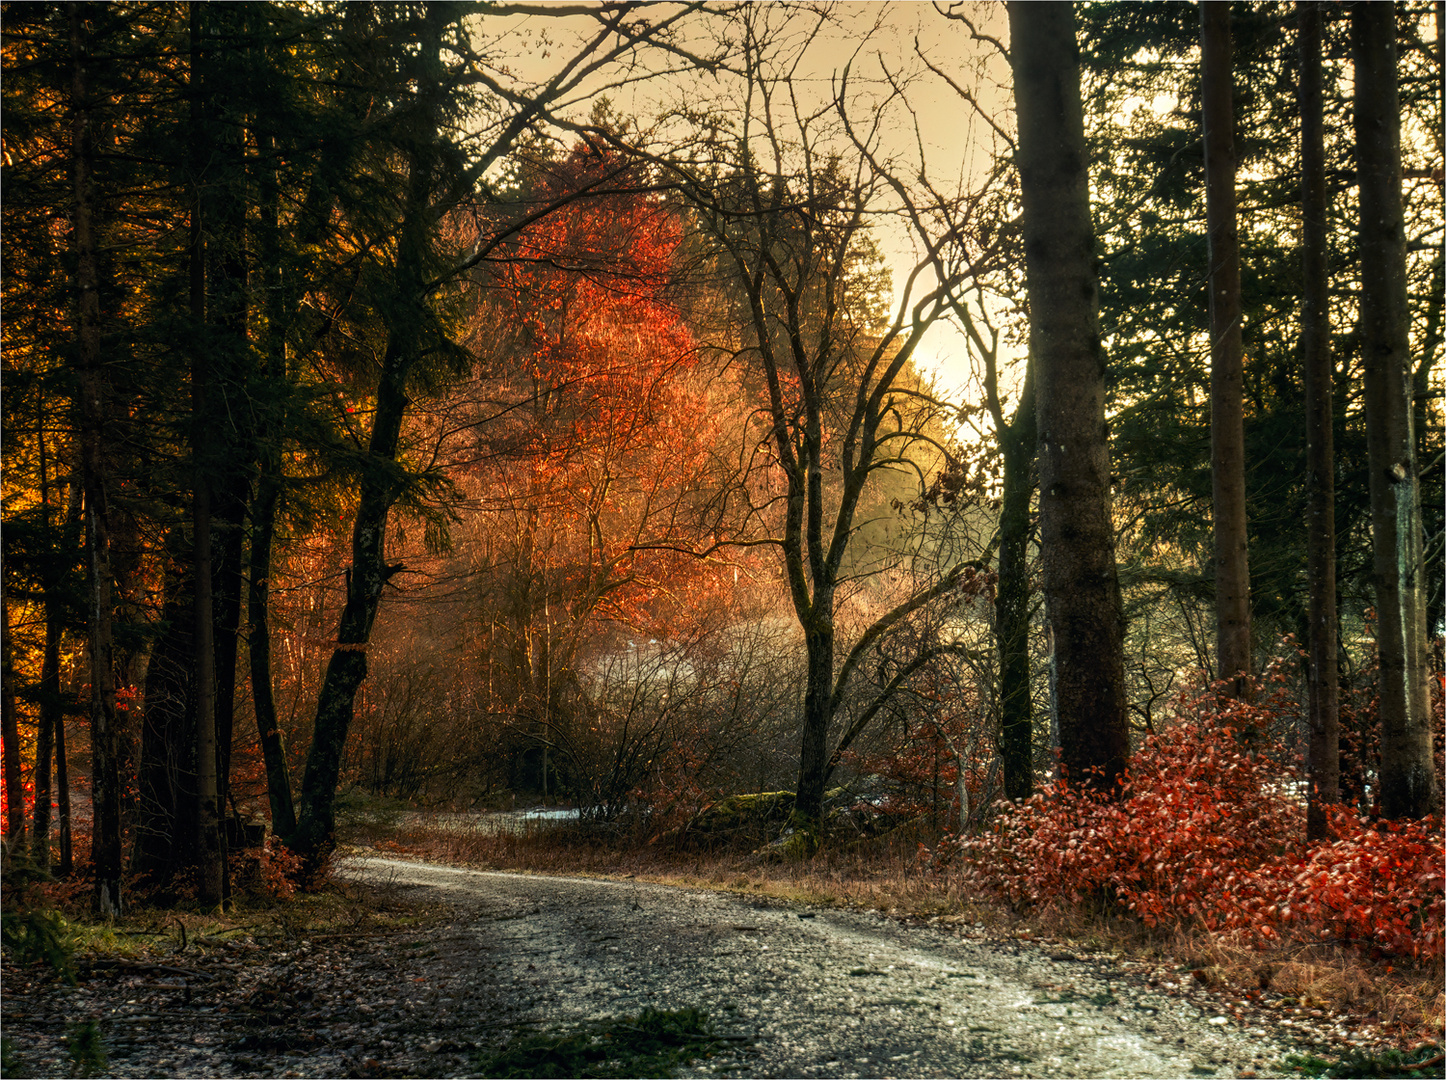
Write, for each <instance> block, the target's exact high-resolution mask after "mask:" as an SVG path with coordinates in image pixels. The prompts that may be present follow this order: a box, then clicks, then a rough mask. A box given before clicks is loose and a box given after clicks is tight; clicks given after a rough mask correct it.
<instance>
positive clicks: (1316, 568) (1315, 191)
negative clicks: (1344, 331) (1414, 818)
mask: <svg viewBox="0 0 1446 1080" xmlns="http://www.w3.org/2000/svg"><path fill="white" fill-rule="evenodd" d="M1296 14H1297V18H1298V20H1299V24H1300V31H1299V32H1300V86H1299V90H1298V98H1299V103H1300V105H1299V107H1300V159H1301V178H1300V184H1301V244H1300V251H1301V312H1300V356H1301V367H1302V368H1303V371H1304V381H1305V397H1306V442H1307V453H1308V456H1309V461H1308V469H1309V472H1308V477H1307V483H1308V485H1309V510H1308V513H1309V515H1310V526H1309V528H1308V529H1307V531H1306V542H1307V544H1308V545H1309V547H1308V551H1307V557H1308V559H1309V574H1310V639H1309V642H1308V648H1309V653H1310V661H1309V668H1308V680H1307V683H1308V686H1307V690H1308V693H1309V696H1310V701H1309V707H1310V745H1309V748H1308V750H1307V754H1306V761H1307V765H1308V772H1309V783H1310V793H1309V796H1308V797H1309V803H1308V812H1307V817H1306V835H1307V837H1309V838H1310V839H1314V840H1319V839H1322V838H1324V837H1325V835H1326V816H1327V812H1328V808H1329V807H1330V806H1332V805H1333V804H1335V803H1336V802H1338V801H1339V800H1340V702H1339V682H1338V679H1337V672H1336V665H1337V663H1338V659H1337V656H1336V635H1337V630H1336V626H1337V622H1336V620H1337V616H1336V550H1335V547H1336V535H1335V530H1336V513H1335V490H1336V485H1335V451H1334V442H1335V439H1334V436H1335V431H1334V410H1333V408H1332V397H1333V394H1332V386H1331V383H1332V377H1333V375H1334V365H1333V363H1332V359H1331V342H1330V336H1331V322H1330V294H1329V289H1330V282H1329V279H1328V270H1327V265H1328V256H1327V250H1326V244H1327V240H1328V236H1329V223H1328V220H1327V215H1328V213H1329V205H1328V202H1327V200H1328V196H1327V194H1326V170H1325V132H1324V118H1323V115H1322V109H1323V105H1322V101H1321V94H1322V90H1321V5H1320V4H1319V3H1316V2H1315V0H1301V2H1298V3H1297V4H1296Z"/></svg>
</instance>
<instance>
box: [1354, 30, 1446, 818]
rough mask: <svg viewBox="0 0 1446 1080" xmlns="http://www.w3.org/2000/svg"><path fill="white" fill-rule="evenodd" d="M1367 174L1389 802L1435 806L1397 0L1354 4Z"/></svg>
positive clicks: (1375, 536)
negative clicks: (1403, 185) (1408, 289)
mask: <svg viewBox="0 0 1446 1080" xmlns="http://www.w3.org/2000/svg"><path fill="white" fill-rule="evenodd" d="M1351 38H1352V46H1353V49H1352V52H1353V58H1354V61H1355V88H1356V89H1355V134H1356V167H1357V172H1358V177H1359V181H1360V238H1359V247H1360V255H1361V308H1360V327H1361V348H1362V352H1363V353H1364V356H1365V369H1366V372H1365V397H1366V443H1367V456H1368V459H1369V467H1370V486H1371V547H1372V555H1373V558H1372V569H1373V577H1374V582H1375V592H1376V643H1377V649H1378V653H1379V663H1380V674H1379V679H1380V684H1379V690H1380V725H1381V772H1380V790H1381V811H1382V813H1384V814H1385V815H1386V816H1387V817H1390V818H1405V817H1423V816H1425V815H1427V814H1431V813H1435V812H1437V810H1438V809H1439V807H1438V806H1437V805H1436V791H1435V787H1436V781H1435V768H1434V766H1433V762H1432V757H1433V755H1432V747H1431V727H1430V722H1429V721H1430V698H1429V693H1428V690H1427V684H1426V680H1427V672H1428V669H1427V663H1426V605H1425V603H1424V596H1423V578H1424V576H1425V575H1424V570H1425V567H1424V560H1423V555H1422V538H1421V492H1420V486H1419V476H1418V473H1417V465H1416V439H1415V432H1414V426H1415V425H1414V422H1413V415H1412V414H1413V410H1412V400H1411V391H1412V366H1411V357H1410V309H1409V306H1408V304H1407V296H1406V230H1405V212H1404V206H1403V202H1402V196H1401V113H1400V97H1399V91H1398V88H1397V75H1396V8H1395V5H1394V4H1385V3H1355V4H1352V6H1351Z"/></svg>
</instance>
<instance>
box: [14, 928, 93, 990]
mask: <svg viewBox="0 0 1446 1080" xmlns="http://www.w3.org/2000/svg"><path fill="white" fill-rule="evenodd" d="M0 942H3V944H4V946H5V948H6V949H8V950H9V951H10V955H11V956H13V957H15V961H16V962H17V963H20V964H37V963H43V964H46V965H48V966H49V967H50V969H51V970H52V971H54V972H55V973H56V974H58V975H59V976H60V977H61V978H62V979H64V980H65V981H66V982H68V983H70V985H72V986H74V985H75V933H74V931H73V930H71V928H70V924H69V923H67V922H66V921H65V918H64V916H62V915H61V914H60V912H58V911H42V910H32V911H24V912H15V911H7V912H5V913H4V914H3V915H0Z"/></svg>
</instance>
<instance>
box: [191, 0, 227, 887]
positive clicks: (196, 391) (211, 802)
mask: <svg viewBox="0 0 1446 1080" xmlns="http://www.w3.org/2000/svg"><path fill="white" fill-rule="evenodd" d="M203 10H204V6H203V5H201V4H199V3H194V2H193V3H192V4H191V71H190V79H191V85H190V90H191V129H192V134H191V137H192V144H191V145H192V154H193V157H192V167H193V169H194V170H195V171H194V174H193V178H192V183H193V184H194V185H195V188H194V190H193V192H192V205H191V238H190V256H189V258H190V271H191V320H192V324H193V326H194V327H195V331H194V333H195V338H196V340H195V341H194V342H193V346H192V348H193V351H192V355H191V459H192V468H193V476H192V484H193V490H192V502H191V535H192V541H191V543H192V549H191V560H192V561H191V565H192V567H193V571H192V577H193V579H194V581H195V606H194V608H193V609H192V615H193V617H194V620H195V622H194V625H195V629H194V631H193V633H192V639H191V643H192V647H193V648H194V650H195V658H194V668H193V669H194V671H195V679H196V748H195V753H196V757H195V760H196V809H197V813H196V818H195V820H194V822H192V826H193V827H194V828H195V830H196V852H197V855H198V856H199V865H198V869H199V870H200V883H199V884H200V898H201V900H202V901H204V902H206V903H213V904H214V903H219V902H220V900H221V898H222V893H223V892H224V891H225V884H224V878H225V865H226V860H225V853H224V851H223V850H222V846H221V821H220V806H219V804H218V801H217V797H218V785H217V751H216V651H215V622H214V616H213V611H212V603H211V601H212V595H213V592H212V586H213V581H212V576H211V574H212V566H211V478H212V471H213V469H214V468H215V467H216V462H215V460H214V458H215V454H214V452H213V450H212V442H213V438H212V432H211V428H212V424H213V420H212V417H211V416H210V413H209V409H208V405H209V402H208V400H207V399H208V397H209V395H210V392H211V387H210V371H209V358H208V357H207V356H206V347H207V342H206V335H204V334H202V333H201V328H202V327H205V326H206V322H207V312H206V235H205V228H206V210H205V207H206V203H207V198H206V194H205V191H206V182H207V178H206V176H205V169H206V168H207V166H208V165H209V164H210V141H211V140H210V139H209V138H208V137H207V136H208V134H209V128H210V124H209V119H208V117H207V116H206V111H207V109H206V87H205V75H204V73H203V72H204V68H205V62H206V55H205V51H204V49H203V48H202V40H203V36H204V16H203V15H202V11H203Z"/></svg>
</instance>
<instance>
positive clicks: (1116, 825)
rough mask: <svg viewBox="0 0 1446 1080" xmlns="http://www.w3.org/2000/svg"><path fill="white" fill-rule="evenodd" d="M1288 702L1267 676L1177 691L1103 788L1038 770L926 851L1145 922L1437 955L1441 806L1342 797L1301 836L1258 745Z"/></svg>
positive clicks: (1281, 776) (1036, 899)
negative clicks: (1228, 689)
mask: <svg viewBox="0 0 1446 1080" xmlns="http://www.w3.org/2000/svg"><path fill="white" fill-rule="evenodd" d="M1291 708H1292V705H1291V703H1290V702H1289V700H1288V698H1287V697H1286V696H1285V694H1284V692H1283V691H1281V690H1277V691H1275V692H1272V693H1270V694H1266V695H1262V696H1261V698H1260V700H1259V701H1258V702H1257V703H1254V704H1245V703H1238V702H1229V703H1225V704H1223V705H1222V704H1220V703H1219V702H1218V701H1217V700H1216V699H1214V698H1210V697H1206V698H1201V699H1199V700H1197V701H1195V702H1185V703H1182V706H1181V709H1180V710H1179V712H1180V713H1182V714H1183V715H1181V716H1180V722H1179V723H1178V724H1177V725H1176V726H1175V727H1173V728H1171V729H1170V730H1168V731H1166V732H1164V733H1162V734H1160V735H1156V736H1152V737H1150V738H1149V739H1148V740H1147V741H1146V744H1145V746H1144V747H1143V748H1142V749H1141V750H1140V752H1139V753H1138V754H1136V755H1135V758H1134V760H1133V762H1132V764H1131V771H1130V774H1129V775H1128V777H1127V779H1126V782H1125V785H1124V787H1123V789H1122V791H1121V797H1120V799H1119V800H1118V801H1111V800H1108V799H1105V798H1103V797H1101V796H1099V795H1097V794H1095V793H1093V792H1092V791H1089V790H1087V789H1081V788H1075V787H1070V786H1069V785H1066V784H1063V783H1056V784H1051V785H1048V786H1047V787H1046V788H1045V789H1044V790H1043V791H1042V792H1040V793H1039V794H1037V795H1035V796H1034V797H1032V798H1031V799H1029V800H1027V801H1025V802H1024V803H1022V804H1020V805H1018V806H1011V805H1009V804H1007V803H1001V804H1000V813H999V816H998V818H997V820H996V822H995V825H994V827H993V829H992V831H990V832H987V833H985V834H983V835H980V836H977V837H969V838H963V839H959V840H955V841H953V843H952V844H951V845H944V846H942V847H941V849H940V850H939V851H938V852H935V853H934V861H935V865H939V866H942V865H944V864H946V863H951V864H955V865H958V866H960V867H961V872H962V873H963V874H964V875H965V876H966V877H967V878H968V879H969V881H970V883H971V884H972V885H974V886H975V887H976V888H979V889H981V890H984V891H986V892H991V893H993V894H994V895H997V896H1001V897H1003V898H1006V899H1009V900H1012V901H1015V902H1029V903H1037V904H1045V903H1049V902H1052V901H1054V902H1065V903H1078V902H1080V901H1084V900H1107V901H1111V902H1114V903H1118V904H1122V905H1123V906H1125V907H1126V908H1128V909H1129V910H1131V911H1133V912H1134V913H1135V914H1136V915H1138V917H1139V918H1140V919H1141V920H1143V921H1144V922H1145V923H1147V924H1148V925H1151V926H1155V925H1160V924H1182V923H1183V924H1189V925H1194V926H1199V927H1202V928H1204V929H1207V930H1210V931H1217V932H1222V933H1230V934H1236V935H1239V936H1241V937H1243V938H1245V939H1247V940H1253V941H1255V942H1256V943H1258V944H1265V943H1268V942H1269V941H1270V940H1272V939H1274V938H1277V937H1279V936H1280V935H1281V934H1283V933H1289V934H1290V935H1292V936H1294V937H1299V938H1301V939H1306V940H1317V941H1322V940H1326V941H1337V942H1342V943H1352V944H1356V945H1359V946H1361V947H1365V948H1371V949H1379V950H1381V951H1384V952H1388V953H1392V954H1395V955H1409V956H1413V957H1417V958H1421V959H1428V958H1433V957H1439V956H1440V955H1441V954H1442V949H1443V924H1446V900H1443V888H1446V849H1443V840H1442V825H1441V820H1440V819H1439V818H1433V819H1428V820H1426V821H1419V822H1390V823H1382V824H1372V823H1370V822H1369V821H1368V820H1366V819H1362V818H1359V817H1357V816H1356V815H1355V814H1353V813H1352V812H1350V811H1348V810H1345V809H1342V810H1341V811H1339V812H1338V813H1337V815H1336V817H1335V819H1334V823H1333V834H1334V838H1333V839H1331V840H1328V841H1325V842H1321V843H1316V844H1311V845H1307V844H1306V843H1305V840H1304V835H1305V822H1304V814H1305V808H1304V800H1303V798H1302V797H1301V795H1300V794H1299V786H1298V781H1299V775H1298V771H1297V768H1296V766H1295V765H1294V764H1293V763H1287V762H1284V761H1279V760H1276V759H1275V758H1273V757H1272V756H1270V755H1269V754H1266V753H1263V752H1261V751H1260V750H1259V749H1258V747H1260V746H1262V745H1263V744H1264V743H1265V740H1264V739H1263V737H1262V735H1263V733H1264V732H1265V731H1266V730H1268V729H1269V728H1270V727H1271V726H1273V722H1274V721H1275V720H1277V719H1279V718H1280V717H1281V716H1285V715H1288V713H1289V710H1290V709H1291Z"/></svg>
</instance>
